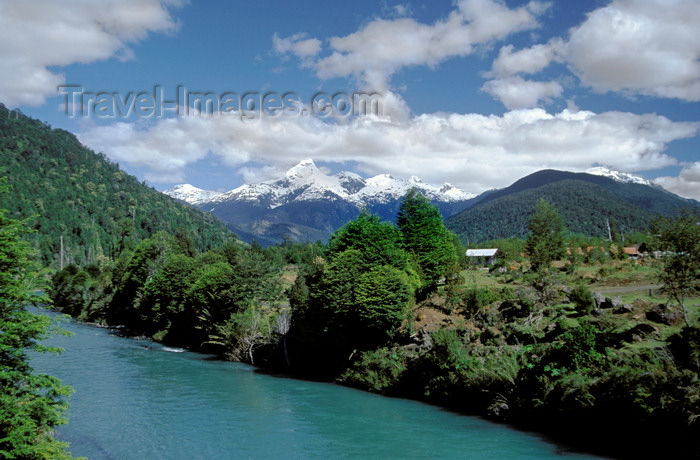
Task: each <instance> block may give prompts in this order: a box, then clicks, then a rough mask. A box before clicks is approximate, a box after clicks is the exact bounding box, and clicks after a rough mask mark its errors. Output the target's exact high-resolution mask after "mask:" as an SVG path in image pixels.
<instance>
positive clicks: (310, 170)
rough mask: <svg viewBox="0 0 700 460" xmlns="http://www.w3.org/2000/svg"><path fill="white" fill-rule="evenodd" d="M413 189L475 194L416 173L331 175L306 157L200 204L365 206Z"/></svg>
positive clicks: (435, 195)
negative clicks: (280, 172)
mask: <svg viewBox="0 0 700 460" xmlns="http://www.w3.org/2000/svg"><path fill="white" fill-rule="evenodd" d="M189 187H191V186H189ZM193 188H196V187H193ZM412 188H417V189H418V190H419V191H420V192H421V193H423V194H424V195H425V196H426V197H427V198H429V199H430V200H433V201H436V202H441V203H457V202H460V201H464V200H468V199H470V198H473V197H474V196H475V195H474V194H472V193H466V192H464V191H462V190H460V189H458V188H457V187H455V186H453V185H450V184H445V185H443V186H437V185H431V184H427V183H425V182H423V181H422V180H421V179H420V178H418V177H416V176H411V177H410V178H408V179H395V178H394V177H393V176H391V175H389V174H379V175H377V176H374V177H371V178H369V179H364V178H362V177H361V176H359V175H358V174H355V173H353V172H348V171H343V172H340V173H338V174H335V175H333V176H329V175H327V174H324V173H323V171H321V170H320V169H318V167H317V166H316V164H315V163H314V162H313V160H304V161H302V162H300V163H298V164H296V165H295V166H293V167H292V168H290V169H289V170H288V171H287V172H286V173H285V175H284V177H283V178H282V179H279V180H269V181H265V182H260V183H257V184H245V185H242V186H240V187H238V188H236V189H234V190H231V191H229V192H226V193H223V194H218V195H216V196H213V197H212V198H211V199H209V200H199V201H197V204H199V205H202V204H204V203H207V204H209V203H211V204H216V203H224V202H232V201H239V202H249V203H255V204H256V205H258V206H263V207H264V208H267V209H274V208H277V207H279V206H283V205H285V204H289V203H292V202H295V203H299V202H313V201H316V200H331V201H335V200H341V201H345V202H347V203H349V204H352V205H354V206H356V207H358V208H362V207H365V206H369V205H371V204H372V203H388V202H392V201H394V200H400V199H401V198H402V197H403V196H404V195H405V194H406V193H407V192H408V191H409V190H411V189H412ZM197 190H199V189H197ZM188 202H190V201H188Z"/></svg>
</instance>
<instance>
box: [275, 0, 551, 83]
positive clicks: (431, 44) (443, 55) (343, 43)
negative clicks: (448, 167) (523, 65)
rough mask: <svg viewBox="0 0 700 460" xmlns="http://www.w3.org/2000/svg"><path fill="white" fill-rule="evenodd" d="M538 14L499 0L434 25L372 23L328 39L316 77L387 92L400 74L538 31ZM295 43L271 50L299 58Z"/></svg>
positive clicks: (474, 0) (470, 2)
mask: <svg viewBox="0 0 700 460" xmlns="http://www.w3.org/2000/svg"><path fill="white" fill-rule="evenodd" d="M541 12H542V6H541V4H540V3H538V2H534V1H533V2H530V3H529V4H528V5H526V6H524V7H520V8H516V9H510V8H508V7H507V6H506V5H505V3H504V2H503V1H501V0H461V1H459V2H457V9H456V10H454V11H452V12H451V13H450V14H449V15H448V16H447V17H446V18H444V19H441V20H438V21H436V22H435V23H434V24H424V23H420V22H418V21H416V20H415V19H413V18H409V17H400V18H394V19H375V20H373V21H371V22H369V23H368V24H367V25H365V26H364V27H363V28H362V29H360V30H358V31H357V32H354V33H351V34H349V35H346V36H343V37H332V38H331V39H330V48H331V54H330V55H328V56H325V57H319V58H317V60H316V62H315V67H316V72H317V74H318V76H319V77H320V78H322V79H328V78H334V77H354V78H356V79H357V80H359V81H360V82H362V84H363V86H364V87H366V88H369V89H372V90H375V91H385V90H387V89H388V88H389V81H390V79H391V76H392V75H393V74H394V73H396V72H397V71H399V70H400V69H402V68H404V67H409V66H417V65H427V66H435V65H437V64H438V63H440V62H442V61H444V60H445V59H448V58H452V57H458V56H467V55H469V54H471V53H472V52H473V50H474V46H476V45H479V44H483V43H487V42H490V41H492V40H496V39H502V38H504V37H506V36H508V35H509V34H512V33H514V32H517V31H521V30H527V29H531V28H534V27H537V20H536V14H540V13H541ZM299 38H301V37H299V36H298V35H294V36H292V37H288V38H285V39H280V38H279V37H275V38H274V42H275V43H274V45H273V46H274V47H275V49H276V50H277V51H278V52H291V53H293V54H297V55H299V53H297V52H296V51H295V50H294V49H292V46H293V44H294V43H299V42H298V40H299ZM307 41H308V40H307ZM280 45H283V46H280ZM314 50H315V49H314Z"/></svg>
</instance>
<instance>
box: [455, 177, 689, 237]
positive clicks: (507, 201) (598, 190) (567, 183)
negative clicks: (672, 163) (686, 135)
mask: <svg viewBox="0 0 700 460" xmlns="http://www.w3.org/2000/svg"><path fill="white" fill-rule="evenodd" d="M540 198H544V199H546V200H547V201H549V202H551V203H552V204H554V205H555V206H556V208H557V210H558V211H559V213H560V214H561V215H562V217H563V218H564V220H565V221H566V226H567V229H568V230H569V231H570V232H573V233H579V234H581V235H585V236H592V237H608V225H611V226H613V227H615V229H614V230H616V231H618V232H624V233H631V232H639V231H642V232H646V231H648V230H649V229H650V228H651V225H652V223H653V221H654V220H655V219H656V218H658V217H659V216H672V215H676V214H678V212H679V211H680V210H681V209H684V208H695V209H700V208H699V207H698V203H697V202H695V201H693V200H685V199H683V198H680V197H678V196H676V195H673V194H671V193H668V192H666V191H664V190H662V189H658V188H654V187H649V186H646V185H641V184H625V183H619V182H616V181H614V180H612V179H609V178H606V177H600V176H593V175H590V174H581V173H569V172H564V171H540V172H537V173H535V174H531V175H530V176H527V177H525V178H523V179H521V180H519V181H517V182H516V183H514V184H513V185H511V186H510V187H507V188H505V189H503V190H498V191H495V192H490V193H488V194H487V195H486V196H484V197H483V198H482V199H481V200H479V201H478V202H477V204H475V205H474V206H472V207H470V208H469V209H467V210H465V211H463V212H461V213H459V214H456V215H454V216H452V217H449V218H447V219H446V221H445V225H446V226H447V228H449V229H450V230H452V231H453V232H455V233H456V234H457V235H459V237H460V239H461V240H462V241H463V242H464V243H469V244H474V243H479V242H482V241H485V240H493V239H499V238H509V237H519V238H523V237H525V236H526V235H527V233H528V228H527V226H528V222H529V220H530V218H531V217H532V215H533V214H534V209H535V203H536V202H537V200H538V199H540Z"/></svg>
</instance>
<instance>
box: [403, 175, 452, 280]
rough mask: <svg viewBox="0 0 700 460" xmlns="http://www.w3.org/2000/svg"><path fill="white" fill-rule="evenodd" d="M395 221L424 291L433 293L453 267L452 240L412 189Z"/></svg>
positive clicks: (435, 210) (427, 203)
mask: <svg viewBox="0 0 700 460" xmlns="http://www.w3.org/2000/svg"><path fill="white" fill-rule="evenodd" d="M396 220H397V225H398V227H399V230H400V231H401V235H402V241H403V246H404V248H405V249H406V250H407V251H408V252H410V253H412V254H413V255H414V257H415V259H416V261H417V263H418V266H419V268H420V270H421V272H422V273H421V275H422V279H423V287H424V290H425V291H430V290H433V289H434V288H435V287H436V286H437V283H438V281H439V280H440V279H441V278H444V277H445V276H446V275H448V273H449V272H450V270H452V269H454V267H455V266H456V264H457V254H456V252H455V248H454V245H453V244H452V237H451V235H450V232H449V231H448V230H447V229H446V228H445V225H444V223H443V221H442V215H441V214H440V211H439V210H438V208H436V207H435V206H433V205H432V204H431V203H430V201H429V200H428V199H427V198H426V197H424V196H423V195H422V194H421V193H420V192H418V191H417V190H415V189H413V190H410V191H409V192H408V193H407V194H406V196H405V197H404V198H403V201H402V202H401V206H400V207H399V212H398V214H397V219H396Z"/></svg>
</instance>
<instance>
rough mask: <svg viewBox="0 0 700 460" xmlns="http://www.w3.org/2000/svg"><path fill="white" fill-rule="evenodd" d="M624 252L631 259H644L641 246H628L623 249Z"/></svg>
mask: <svg viewBox="0 0 700 460" xmlns="http://www.w3.org/2000/svg"><path fill="white" fill-rule="evenodd" d="M622 250H623V251H625V254H627V257H629V258H630V259H641V258H642V253H641V252H639V246H637V245H635V246H628V247H625V248H622Z"/></svg>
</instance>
